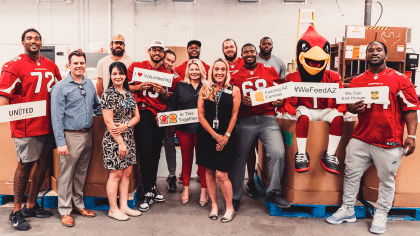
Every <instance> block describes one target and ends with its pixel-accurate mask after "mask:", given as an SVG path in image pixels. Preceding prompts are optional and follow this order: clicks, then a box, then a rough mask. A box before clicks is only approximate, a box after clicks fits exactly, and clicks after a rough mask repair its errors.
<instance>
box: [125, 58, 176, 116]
mask: <svg viewBox="0 0 420 236" xmlns="http://www.w3.org/2000/svg"><path fill="white" fill-rule="evenodd" d="M135 67H137V68H142V69H147V70H155V69H153V67H152V65H150V62H149V61H142V62H134V63H133V64H131V66H130V67H129V68H128V70H127V77H128V82H131V80H132V79H133V72H134V68H135ZM156 71H158V72H163V73H168V74H171V72H170V71H168V70H166V69H165V67H164V66H163V65H162V66H160V67H159V68H157V69H156ZM134 84H135V85H139V84H141V82H138V81H136V82H135V83H134ZM133 95H134V97H135V98H136V102H137V105H138V108H139V110H143V109H146V110H150V111H151V112H153V114H155V115H157V113H158V112H162V111H165V109H166V103H165V102H164V101H163V99H162V96H159V93H157V92H156V91H154V90H153V87H150V88H149V89H148V90H144V91H143V92H137V93H133Z"/></svg>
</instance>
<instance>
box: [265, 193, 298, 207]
mask: <svg viewBox="0 0 420 236" xmlns="http://www.w3.org/2000/svg"><path fill="white" fill-rule="evenodd" d="M265 198H266V199H267V201H269V202H271V203H274V204H276V206H278V207H280V208H289V207H291V206H292V205H291V204H290V202H289V201H287V200H286V199H284V198H282V197H280V196H279V195H277V194H271V195H269V196H267V195H265Z"/></svg>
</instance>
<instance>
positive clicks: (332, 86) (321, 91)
mask: <svg viewBox="0 0 420 236" xmlns="http://www.w3.org/2000/svg"><path fill="white" fill-rule="evenodd" d="M293 85H294V90H295V95H293V96H294V97H313V98H336V97H337V94H338V90H339V87H340V86H339V84H338V83H304V82H294V83H293Z"/></svg>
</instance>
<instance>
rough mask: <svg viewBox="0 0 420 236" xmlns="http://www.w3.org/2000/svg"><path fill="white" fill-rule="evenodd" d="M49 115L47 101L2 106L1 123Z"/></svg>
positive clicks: (0, 111) (0, 109)
mask: <svg viewBox="0 0 420 236" xmlns="http://www.w3.org/2000/svg"><path fill="white" fill-rule="evenodd" d="M46 115H47V101H45V100H44V101H37V102H25V103H18V104H12V105H5V106H0V123H3V122H9V121H14V120H24V119H28V118H35V117H40V116H46Z"/></svg>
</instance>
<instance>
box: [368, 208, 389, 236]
mask: <svg viewBox="0 0 420 236" xmlns="http://www.w3.org/2000/svg"><path fill="white" fill-rule="evenodd" d="M387 217H388V214H386V213H383V212H378V211H375V215H374V216H373V221H372V225H371V226H370V232H372V233H375V234H383V233H385V231H386V221H387Z"/></svg>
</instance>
